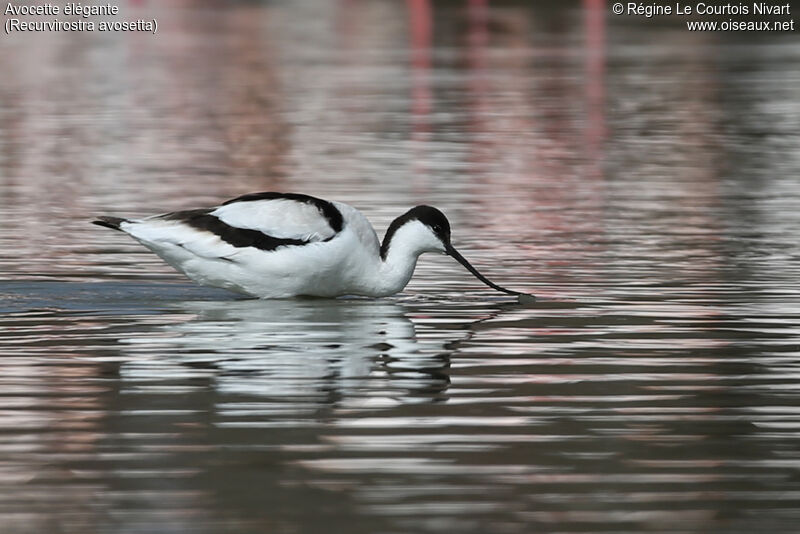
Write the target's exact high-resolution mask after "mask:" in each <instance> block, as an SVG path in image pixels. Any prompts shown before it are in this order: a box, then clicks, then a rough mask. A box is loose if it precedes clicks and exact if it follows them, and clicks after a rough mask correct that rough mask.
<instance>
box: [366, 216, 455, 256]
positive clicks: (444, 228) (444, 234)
mask: <svg viewBox="0 0 800 534" xmlns="http://www.w3.org/2000/svg"><path fill="white" fill-rule="evenodd" d="M409 221H419V222H421V223H422V224H424V225H425V226H427V227H428V228H430V229H431V230H432V231H433V233H434V234H435V235H436V237H438V238H439V239H441V240H442V243H444V244H445V245H449V244H450V221H448V220H447V217H445V215H444V213H442V212H441V211H439V210H437V209H436V208H434V207H433V206H416V207H414V208H411V209H410V210H408V211H407V212H405V213H404V214H403V215H401V216H400V217H398V218H396V219H395V220H394V221H392V224H390V225H389V228H388V229H387V230H386V235H385V236H384V238H383V243H381V258H384V259H386V253H387V252H388V251H389V244H390V243H391V241H392V237H393V236H394V234H395V232H397V230H398V229H399V228H400V227H401V226H403V225H404V224H406V223H407V222H409Z"/></svg>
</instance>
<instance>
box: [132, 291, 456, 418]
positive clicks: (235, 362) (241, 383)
mask: <svg viewBox="0 0 800 534" xmlns="http://www.w3.org/2000/svg"><path fill="white" fill-rule="evenodd" d="M178 306H179V309H177V310H175V314H174V315H173V317H175V318H176V319H177V318H179V320H178V321H176V322H171V323H167V324H164V325H162V326H160V327H159V328H158V329H157V330H155V332H156V335H153V332H154V331H150V334H149V335H148V336H147V337H142V336H136V337H131V338H128V339H120V342H121V343H122V344H123V345H124V346H125V347H126V348H125V352H127V353H128V354H129V355H131V356H132V355H134V354H135V355H139V356H142V357H133V358H130V359H129V360H127V361H126V362H124V363H123V364H122V367H121V370H120V372H121V375H122V376H123V378H124V377H126V376H127V377H129V378H131V379H144V380H146V379H148V377H152V375H153V373H155V374H156V375H157V377H159V378H161V379H164V378H168V377H169V376H170V375H172V376H174V377H175V378H179V377H184V376H185V375H186V373H187V372H190V373H198V374H206V375H210V376H212V377H213V381H214V386H215V389H216V390H217V391H218V393H221V394H229V395H230V394H232V395H257V396H261V397H271V398H280V399H282V400H283V401H286V400H290V401H291V400H296V401H297V402H296V403H297V406H296V408H300V407H301V406H300V405H303V406H305V408H306V409H318V408H319V406H320V404H325V405H329V406H330V405H337V406H342V405H345V406H348V407H364V406H370V405H371V406H375V407H380V406H387V405H388V406H391V405H394V404H398V403H403V402H421V401H425V400H431V401H436V400H444V399H445V398H446V397H445V392H446V390H447V388H448V386H449V384H450V378H449V373H448V369H449V367H450V351H449V350H447V349H446V348H445V347H444V345H445V344H447V343H448V341H451V340H446V339H445V340H443V339H441V338H427V337H425V336H419V335H417V332H416V327H415V324H414V322H413V321H412V320H411V319H410V318H409V317H408V313H407V309H406V308H405V307H404V305H402V304H400V303H398V302H394V301H387V300H385V299H382V300H380V301H376V300H369V299H338V300H322V299H294V300H275V301H263V300H226V301H186V302H181V303H179V304H178ZM187 318H188V320H187ZM309 401H311V402H310V403H309ZM301 411H304V410H301Z"/></svg>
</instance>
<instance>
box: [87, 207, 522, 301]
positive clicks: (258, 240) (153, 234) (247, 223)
mask: <svg viewBox="0 0 800 534" xmlns="http://www.w3.org/2000/svg"><path fill="white" fill-rule="evenodd" d="M94 222H95V223H96V224H99V225H101V226H106V227H109V228H113V229H115V230H120V231H122V232H125V233H127V234H129V235H130V236H131V237H133V238H134V239H136V240H137V241H139V242H140V243H141V244H143V245H144V246H146V247H147V248H149V249H150V250H152V251H153V252H155V253H156V254H157V255H158V256H159V257H161V258H162V259H163V260H164V261H166V262H167V263H168V264H169V265H171V266H172V267H173V268H175V269H176V270H178V271H180V272H182V273H184V274H186V276H188V277H189V278H191V279H192V280H194V281H196V282H198V283H200V284H203V285H208V286H214V287H221V288H224V289H228V290H231V291H235V292H237V293H242V294H245V295H250V296H255V297H260V298H287V297H294V296H301V295H306V296H317V297H336V296H340V295H364V296H371V297H382V296H387V295H392V294H394V293H397V292H399V291H401V290H402V289H403V288H404V287H405V286H406V284H407V283H408V281H409V280H410V279H411V276H412V274H413V273H414V268H415V266H416V262H417V258H418V257H419V255H420V254H422V253H423V252H441V253H448V254H451V255H453V254H452V252H455V249H452V247H451V245H450V244H449V238H450V227H449V224H448V222H447V219H446V218H445V216H444V215H443V214H442V213H441V212H440V211H438V210H437V209H436V208H432V207H429V206H417V207H416V208H413V209H412V210H410V211H409V212H407V213H406V214H405V215H403V216H401V217H398V218H397V219H396V220H395V221H394V222H393V223H392V225H391V226H390V227H389V230H388V231H387V234H386V237H385V238H384V241H383V244H381V242H380V241H379V239H378V236H377V234H376V233H375V230H374V229H373V228H372V225H371V224H370V223H369V221H368V220H367V219H366V217H364V215H362V214H361V212H359V211H358V210H356V209H355V208H353V207H352V206H349V205H347V204H343V203H341V202H329V201H326V200H322V199H318V198H315V197H311V196H308V195H300V194H292V193H254V194H250V195H244V196H241V197H237V198H235V199H233V200H229V201H227V202H225V203H223V204H222V205H220V206H217V207H214V208H209V209H197V210H189V211H178V212H173V213H167V214H163V215H156V216H152V217H147V218H144V219H135V220H133V219H121V218H118V217H99V218H98V219H97V220H96V221H94ZM448 249H452V252H451V251H450V250H448ZM455 254H457V253H455ZM459 258H460V255H459V256H457V257H456V259H459ZM462 260H463V258H461V259H459V261H462ZM465 262H466V260H464V261H463V262H462V263H465ZM465 266H466V264H465ZM468 268H469V269H470V270H471V271H473V274H475V272H476V271H474V268H472V267H471V266H470V267H468ZM476 276H479V277H480V278H481V279H483V277H482V276H480V275H479V274H476ZM483 280H484V281H485V282H487V283H489V284H491V283H490V282H488V281H486V280H485V279H483ZM491 285H492V286H493V287H495V288H496V289H497V288H498V287H499V286H494V285H493V284H491ZM499 289H500V290H501V291H506V292H509V293H514V294H516V292H511V291H508V290H504V289H503V288H499Z"/></svg>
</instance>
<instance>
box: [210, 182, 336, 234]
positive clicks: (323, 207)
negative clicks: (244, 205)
mask: <svg viewBox="0 0 800 534" xmlns="http://www.w3.org/2000/svg"><path fill="white" fill-rule="evenodd" d="M279 198H284V199H286V200H294V201H295V202H304V203H306V204H313V205H314V206H315V207H316V208H317V209H318V210H319V211H320V213H322V215H323V217H325V219H326V220H327V221H328V224H329V225H330V227H331V229H332V230H333V231H334V232H336V233H337V234H338V233H339V232H341V231H342V228H343V227H344V217H342V213H341V212H340V211H339V210H338V209H337V208H336V206H334V205H333V204H332V203H330V202H328V201H327V200H322V199H321V198H316V197H312V196H309V195H303V194H301V193H275V192H272V191H267V192H264V193H250V194H248V195H242V196H240V197H236V198H234V199H231V200H228V201H227V202H224V203H223V204H222V205H223V206H227V205H228V204H233V203H235V202H252V201H255V200H275V199H279Z"/></svg>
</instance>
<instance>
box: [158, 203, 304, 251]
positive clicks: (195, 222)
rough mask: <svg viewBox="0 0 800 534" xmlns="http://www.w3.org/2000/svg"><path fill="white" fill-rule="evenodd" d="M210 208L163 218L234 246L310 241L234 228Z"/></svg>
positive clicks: (259, 246)
mask: <svg viewBox="0 0 800 534" xmlns="http://www.w3.org/2000/svg"><path fill="white" fill-rule="evenodd" d="M210 212H211V210H189V211H176V212H175V213H168V214H167V215H164V216H163V218H164V219H169V220H176V221H181V222H184V223H186V224H188V225H189V226H191V227H192V228H195V229H197V230H203V231H206V232H211V233H212V234H214V235H216V236H217V237H219V238H220V239H222V240H223V241H225V242H226V243H228V244H229V245H232V246H234V247H236V248H245V247H254V248H257V249H259V250H267V251H269V250H275V249H276V248H278V247H285V246H289V245H306V244H308V243H310V241H305V240H303V239H288V238H281V237H273V236H271V235H268V234H265V233H263V232H259V231H258V230H250V229H247V228H236V227H235V226H231V225H229V224H227V223H224V222H222V221H221V220H220V219H219V218H217V217H215V216H214V215H211V213H210Z"/></svg>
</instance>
